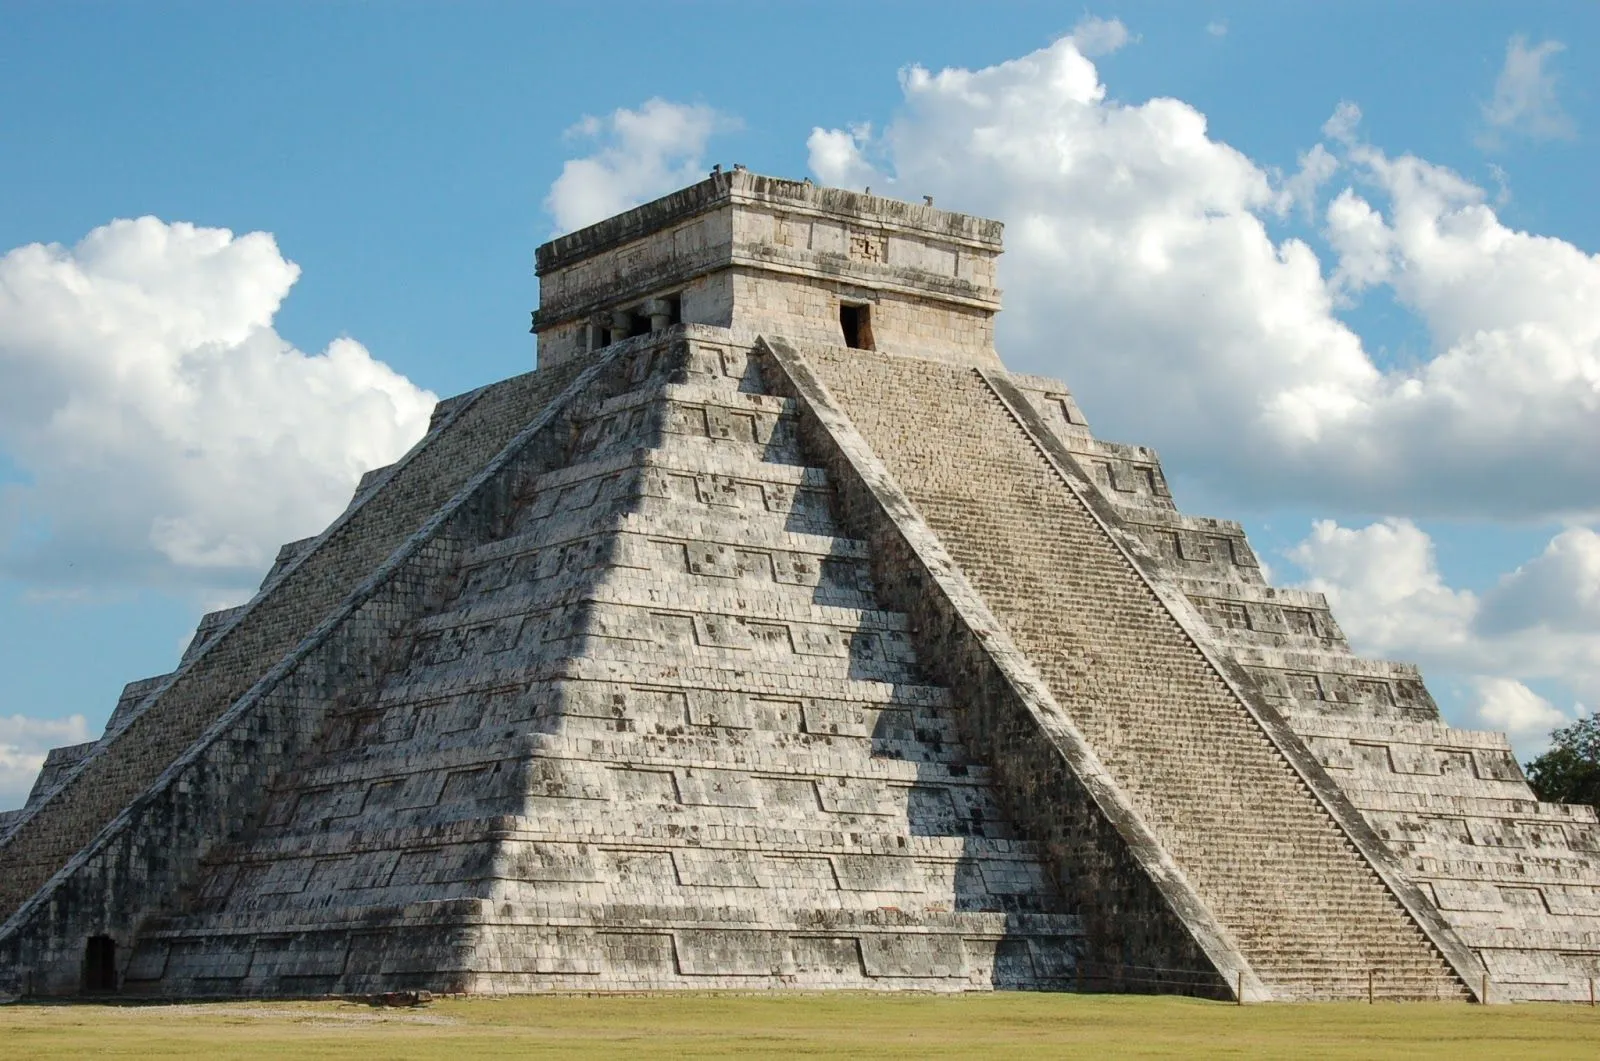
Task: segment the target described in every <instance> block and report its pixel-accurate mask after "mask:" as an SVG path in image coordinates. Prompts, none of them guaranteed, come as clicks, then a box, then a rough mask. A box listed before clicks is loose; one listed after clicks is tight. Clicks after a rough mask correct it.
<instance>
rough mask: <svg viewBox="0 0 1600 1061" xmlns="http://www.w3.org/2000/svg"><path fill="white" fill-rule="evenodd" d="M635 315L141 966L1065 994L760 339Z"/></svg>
mask: <svg viewBox="0 0 1600 1061" xmlns="http://www.w3.org/2000/svg"><path fill="white" fill-rule="evenodd" d="M698 332H699V333H700V335H699V337H698V338H696V339H695V340H694V341H692V342H691V341H688V340H685V339H682V338H679V339H676V340H673V341H669V342H661V341H655V342H653V343H648V344H646V343H641V342H640V341H638V340H635V341H634V342H633V343H631V344H629V345H630V346H631V347H633V348H635V349H634V350H633V351H632V352H630V353H628V354H626V355H625V356H621V357H618V358H616V366H615V368H614V369H613V370H612V372H611V375H612V377H614V378H613V379H611V380H610V382H609V383H602V384H600V385H596V386H595V387H593V388H591V391H590V392H589V393H586V394H584V395H583V396H582V397H581V398H580V399H579V402H578V404H577V406H576V407H575V409H574V410H573V414H572V417H571V426H570V430H569V431H568V432H567V439H566V441H565V449H566V455H565V457H564V459H559V460H555V461H552V462H551V463H552V464H555V465H557V466H555V467H552V468H550V469H549V470H546V471H543V472H542V473H541V474H540V475H538V477H537V478H536V479H534V480H532V482H531V483H529V484H526V485H525V486H524V487H523V488H522V489H521V491H520V496H518V497H517V498H516V499H515V501H514V503H512V504H510V505H508V506H506V509H505V511H504V512H503V513H502V514H500V515H499V516H498V517H497V518H495V519H492V520H486V521H485V523H484V525H483V526H481V527H480V528H479V530H480V531H481V534H480V535H479V536H478V537H477V539H476V540H470V541H460V542H458V543H457V554H458V560H457V563H456V564H455V567H454V570H453V571H452V572H451V573H450V574H449V575H448V576H447V577H445V578H443V579H440V580H439V584H438V585H437V586H435V587H433V588H432V593H433V595H434V596H435V598H436V600H435V602H434V603H433V605H432V606H431V607H430V608H429V609H428V611H427V614H424V615H422V616H420V617H419V618H417V619H415V620H413V621H412V622H410V623H409V624H407V625H406V626H405V627H404V628H403V629H402V630H401V631H400V632H399V633H398V634H397V635H396V636H395V637H394V638H393V640H392V642H391V644H390V646H389V648H388V651H387V660H388V662H387V666H386V668H385V670H386V673H384V674H383V676H382V678H381V680H380V681H378V682H375V683H374V684H373V686H372V687H370V688H368V689H364V690H354V691H352V693H350V694H348V695H346V696H345V697H344V698H343V699H342V701H341V702H340V703H339V705H338V706H337V707H336V708H335V709H334V710H333V711H332V712H331V714H330V715H329V717H328V718H327V720H326V721H325V723H324V724H323V726H322V729H321V731H320V732H319V734H318V736H317V737H316V739H315V741H314V742H313V743H312V744H311V746H310V747H309V749H308V750H307V751H306V752H305V753H304V754H302V755H301V756H300V757H299V759H298V761H297V762H295V764H294V765H293V767H292V768H291V769H289V770H287V771H285V772H284V773H283V774H281V775H280V776H279V778H278V779H277V781H276V783H275V784H274V786H273V789H272V791H271V793H270V795H269V797H268V798H267V799H266V801H265V803H264V810H263V812H262V818H261V821H260V824H259V826H258V827H257V828H256V829H255V831H254V833H253V835H251V836H250V837H249V839H248V840H246V841H243V842H237V843H234V844H232V845H229V846H226V847H224V848H221V849H217V850H214V851H212V852H211V854H210V856H209V858H208V868H207V869H206V870H205V871H204V872H203V873H202V875H201V880H200V883H199V887H198V893H197V898H196V899H195V901H194V903H193V904H192V907H191V909H189V910H187V911H185V912H184V913H182V914H180V915H177V916H171V917H168V918H165V919H162V920H160V921H158V922H156V923H154V924H151V925H149V926H148V927H147V928H146V929H145V930H144V931H143V932H142V933H141V934H140V939H139V943H138V946H137V949H136V951H135V953H134V955H133V958H132V961H131V962H130V964H129V967H128V971H127V983H126V987H127V989H128V990H133V991H149V992H152V993H156V992H159V993H168V994H172V993H176V994H186V995H205V994H230V995H237V994H282V993H306V994H316V993H324V992H360V991H369V990H378V989H385V990H388V989H393V988H396V987H419V988H431V989H434V990H451V989H466V990H472V991H491V992H493V991H526V990H534V989H540V988H549V987H562V988H589V987H594V988H665V987H754V986H771V985H793V986H799V987H823V986H829V987H841V986H842V987H896V988H907V987H909V988H920V989H935V990H949V989H971V988H974V987H992V986H999V987H1025V988H1042V987H1051V986H1056V987H1060V986H1064V985H1065V984H1066V983H1067V982H1068V980H1069V978H1070V976H1071V972H1072V968H1073V962H1074V957H1075V953H1076V949H1077V947H1078V945H1079V942H1080V941H1079V939H1078V936H1079V934H1080V926H1079V922H1078V918H1076V917H1075V916H1073V915H1071V914H1068V913H1066V912H1064V909H1063V902H1062V899H1061V898H1060V895H1059V894H1058V892H1057V889H1056V888H1055V886H1054V884H1053V883H1052V881H1051V879H1050V875H1049V873H1047V872H1046V870H1045V868H1044V866H1043V864H1042V863H1041V861H1040V859H1039V857H1038V855H1037V852H1036V851H1035V849H1034V848H1033V847H1032V845H1030V844H1028V843H1026V842H1023V841H1020V840H1018V839H1017V837H1016V836H1015V831H1014V830H1013V829H1012V827H1011V826H1010V824H1009V823H1008V822H1007V821H1006V819H1005V817H1004V815H1003V813H1002V811H1001V809H1000V807H999V805H998V803H997V801H996V798H995V795H994V793H993V792H992V791H991V787H990V784H989V773H988V770H987V769H986V767H985V766H983V765H982V764H980V763H978V762H974V761H973V760H972V758H971V757H970V755H969V753H968V749H967V747H966V745H965V744H964V743H963V741H962V739H961V736H960V726H959V717H958V716H959V713H960V712H961V711H962V705H961V704H960V703H958V702H956V701H955V700H954V699H953V698H952V696H951V695H950V692H949V691H948V690H947V689H945V688H942V687H940V686H938V685H935V684H931V683H930V681H929V679H928V678H927V676H926V674H925V672H924V669H923V668H922V667H919V665H918V660H917V659H916V656H915V653H914V652H913V650H912V649H911V647H910V640H909V637H908V631H907V620H906V618H905V616H904V615H902V614H898V613H895V612H892V611H885V610H883V609H882V608H881V607H880V606H879V603H878V595H877V593H876V590H875V587H874V585H873V583H872V577H871V574H870V571H869V563H868V559H869V558H868V557H867V555H866V546H865V544H864V543H863V542H860V541H856V540H852V539H850V538H847V537H843V536H842V535H841V533H840V530H839V527H838V525H837V523H836V520H835V514H834V508H835V499H834V494H833V488H832V485H831V484H830V482H829V479H828V476H827V474H826V473H825V472H824V471H823V470H822V469H820V468H818V467H815V466H811V465H809V464H808V463H807V460H806V456H805V454H804V452H803V451H802V447H801V445H800V443H799V440H798V439H797V437H796V433H795V429H794V428H795V409H794V403H793V402H792V401H791V400H788V399H783V398H778V397H774V396H772V395H770V394H764V393H762V387H761V382H760V374H759V372H758V371H757V369H756V367H755V365H754V364H753V362H752V361H751V360H750V359H749V358H748V357H747V351H746V350H745V349H744V348H741V347H739V346H736V345H734V344H732V343H731V341H728V340H727V339H726V337H725V336H726V333H723V334H724V339H723V341H721V342H715V341H708V339H707V336H708V335H713V334H715V333H714V332H712V330H710V329H699V330H698Z"/></svg>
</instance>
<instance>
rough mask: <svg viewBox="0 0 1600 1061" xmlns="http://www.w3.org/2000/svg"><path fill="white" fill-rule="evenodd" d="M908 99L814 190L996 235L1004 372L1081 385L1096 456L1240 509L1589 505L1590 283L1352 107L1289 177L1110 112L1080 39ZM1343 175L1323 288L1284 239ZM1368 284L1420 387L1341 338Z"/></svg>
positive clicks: (848, 136) (924, 86)
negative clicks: (1145, 448)
mask: <svg viewBox="0 0 1600 1061" xmlns="http://www.w3.org/2000/svg"><path fill="white" fill-rule="evenodd" d="M901 86H902V92H903V97H904V99H903V103H902V106H901V108H900V110H899V113H898V114H896V115H895V116H894V117H893V119H892V121H890V122H889V123H888V124H887V125H886V126H885V127H884V128H883V129H882V131H881V132H880V133H878V134H876V135H875V136H873V137H872V138H871V139H870V140H863V138H862V137H861V136H859V135H857V134H854V133H848V132H846V133H841V132H840V131H838V130H818V131H816V132H814V133H813V134H812V136H811V139H810V145H811V148H812V151H811V165H812V168H813V171H814V172H815V173H816V174H817V176H818V177H819V178H821V179H822V180H823V181H824V182H826V183H845V184H852V185H860V184H864V183H869V182H870V183H872V184H873V185H874V187H878V186H879V185H880V184H881V185H882V186H884V187H889V186H890V185H891V182H892V184H893V186H894V187H897V188H903V189H906V190H907V192H908V197H909V196H910V195H919V194H926V193H936V194H937V196H938V200H939V202H940V204H941V205H946V204H948V205H949V206H950V207H951V208H952V209H958V210H965V211H969V212H973V213H979V214H985V215H988V216H992V217H997V218H1000V219H1001V220H1003V221H1005V222H1007V226H1008V227H1007V233H1006V244H1007V253H1006V256H1005V258H1004V259H1002V269H1003V273H1002V284H1003V286H1004V288H1005V290H1006V304H1007V310H1006V312H1005V313H1003V314H1002V315H1001V318H1000V324H999V328H1000V331H999V336H1000V345H1001V354H1002V355H1003V356H1004V357H1005V358H1006V360H1007V362H1008V364H1010V365H1011V366H1012V367H1013V368H1018V369H1023V370H1027V371H1036V372H1042V373H1046V374H1050V375H1057V376H1061V377H1062V378H1064V379H1066V380H1067V381H1069V383H1070V384H1071V385H1072V386H1073V388H1074V390H1075V391H1077V392H1078V394H1079V397H1080V399H1081V400H1082V403H1083V405H1084V408H1085V411H1086V412H1087V413H1088V415H1089V418H1090V421H1091V422H1092V423H1093V424H1094V425H1095V426H1096V428H1097V431H1098V432H1099V433H1100V434H1102V435H1105V436H1107V437H1111V438H1120V439H1126V440H1130V441H1138V442H1142V443H1146V444H1153V445H1155V446H1157V447H1158V448H1160V449H1162V450H1163V451H1164V452H1165V453H1166V455H1167V458H1168V460H1169V463H1171V464H1172V465H1173V467H1174V469H1175V471H1176V472H1177V473H1178V474H1179V475H1180V476H1183V477H1188V478H1191V479H1199V480H1202V481H1204V483H1205V484H1206V486H1207V487H1208V489H1209V492H1210V493H1211V494H1213V495H1215V496H1218V497H1229V496H1231V497H1233V498H1235V499H1245V500H1249V501H1251V502H1264V501H1277V502H1283V501H1307V500H1314V501H1316V502H1318V503H1321V504H1325V505H1330V506H1333V505H1337V506H1339V507H1341V508H1343V509H1345V510H1348V511H1368V512H1374V513H1388V512H1396V511H1406V512H1411V513H1414V514H1424V513H1428V514H1454V515H1473V516H1489V517H1497V516H1507V515H1514V516H1516V517H1518V518H1528V517H1534V516H1548V517H1556V518H1563V517H1570V518H1584V517H1586V516H1587V515H1590V514H1592V513H1593V512H1594V511H1595V510H1596V509H1597V508H1600V461H1595V460H1593V459H1592V457H1591V453H1592V451H1593V448H1594V440H1595V439H1596V438H1600V312H1597V308H1600V258H1596V257H1595V256H1592V255H1588V254H1585V253H1584V252H1582V251H1581V250H1579V249H1578V248H1577V247H1575V246H1573V245H1572V244H1570V243H1567V242H1564V241H1562V240H1560V239H1556V238H1552V237H1545V236H1538V235H1533V234H1530V233H1525V232H1519V231H1516V230H1513V229H1511V228H1509V227H1508V226H1506V225H1504V224H1503V223H1502V222H1501V221H1500V220H1499V218H1498V217H1497V216H1496V214H1495V212H1494V210H1493V209H1492V208H1491V207H1490V206H1489V205H1488V204H1487V203H1486V201H1485V200H1486V196H1485V195H1484V194H1483V192H1482V190H1481V189H1479V188H1477V187H1476V186H1474V185H1473V184H1471V183H1470V182H1468V181H1466V180H1464V179H1463V178H1461V177H1459V176H1458V175H1456V174H1453V173H1451V172H1450V171H1448V170H1446V169H1444V168H1443V167H1439V166H1435V165H1432V164H1430V163H1428V162H1426V161H1424V160H1421V159H1417V158H1413V157H1410V156H1402V157H1399V158H1390V157H1388V156H1387V155H1385V154H1384V153H1383V152H1381V151H1379V150H1377V149H1376V148H1373V147H1371V146H1370V145H1367V144H1365V143H1363V142H1362V141H1361V140H1360V139H1359V137H1358V135H1357V130H1358V123H1359V118H1360V112H1359V110H1358V109H1357V108H1355V107H1354V106H1353V105H1344V106H1341V107H1340V109H1339V110H1338V111H1337V112H1336V113H1335V115H1334V118H1333V119H1332V120H1330V122H1329V123H1328V125H1327V126H1326V128H1325V133H1326V136H1327V138H1328V139H1327V142H1326V143H1323V144H1319V145H1317V147H1315V148H1313V149H1312V150H1310V151H1308V152H1306V153H1305V154H1304V155H1303V156H1302V159H1301V167H1300V170H1299V172H1297V173H1296V174H1294V175H1293V176H1290V177H1287V178H1283V177H1279V176H1278V175H1277V174H1276V173H1275V172H1274V171H1272V170H1269V169H1268V168H1266V167H1263V166H1261V165H1259V164H1257V163H1256V162H1254V161H1253V160H1252V159H1250V158H1248V157H1246V156H1245V155H1244V154H1242V153H1241V152H1239V151H1237V150H1235V149H1234V148H1232V147H1230V146H1229V145H1227V144H1225V143H1223V142H1221V141H1218V140H1216V139H1214V138H1212V137H1211V136H1210V135H1209V132H1208V130H1207V125H1206V118H1205V116H1204V115H1203V114H1201V113H1200V112H1199V111H1197V110H1196V109H1195V108H1194V107H1192V106H1190V105H1189V104H1187V103H1184V102H1182V101H1180V100H1175V99H1164V98H1158V99H1151V100H1147V101H1145V102H1143V103H1122V102H1117V101H1115V100H1113V99H1111V98H1109V97H1108V95H1107V90H1106V87H1105V85H1104V84H1103V83H1102V82H1101V81H1100V78H1099V74H1098V71H1097V70H1096V68H1095V65H1094V63H1093V62H1092V61H1091V60H1090V59H1089V58H1088V57H1087V56H1086V55H1085V54H1084V50H1083V48H1082V46H1081V44H1080V42H1079V41H1078V40H1077V39H1076V38H1074V37H1065V38H1062V39H1061V40H1058V41H1056V42H1055V43H1054V44H1052V45H1050V46H1049V47H1047V48H1043V49H1041V50H1039V51H1036V52H1033V53H1032V54H1029V55H1025V56H1022V57H1021V58H1017V59H1012V60H1009V61H1007V62H1003V63H1000V64H998V65H995V66H991V67H986V68H983V69H978V70H968V69H962V68H949V69H944V70H940V71H938V72H932V71H929V70H926V69H924V68H921V67H916V66H913V67H911V68H909V69H907V70H905V71H903V72H902V75H901ZM1341 170H1343V171H1346V172H1348V174H1349V177H1350V180H1351V182H1352V183H1351V185H1350V186H1349V188H1348V189H1347V190H1344V191H1341V192H1340V193H1339V194H1338V195H1337V196H1336V197H1335V198H1334V200H1333V202H1332V203H1331V204H1330V206H1329V208H1328V210H1327V215H1326V222H1327V226H1328V236H1329V239H1330V242H1331V244H1332V246H1333V247H1334V252H1335V253H1334V260H1333V261H1332V262H1331V263H1330V264H1329V265H1325V264H1324V262H1323V261H1322V260H1321V259H1320V258H1319V256H1318V254H1317V253H1316V251H1315V250H1314V249H1313V248H1312V247H1311V246H1310V245H1309V244H1308V243H1307V242H1305V241H1303V240H1300V239H1295V238H1285V239H1276V238H1274V236H1273V234H1272V232H1271V231H1270V230H1269V228H1268V223H1269V222H1273V221H1276V220H1277V219H1280V218H1282V217H1284V216H1285V215H1286V213H1287V211H1288V210H1289V208H1290V207H1291V206H1292V205H1295V204H1297V203H1298V204H1300V205H1301V206H1302V207H1303V206H1304V205H1305V204H1306V203H1308V202H1311V201H1313V200H1314V199H1315V198H1316V194H1317V193H1316V189H1317V188H1319V187H1320V186H1321V185H1323V184H1324V183H1326V182H1327V181H1328V180H1329V179H1330V178H1331V177H1332V175H1333V174H1334V173H1335V172H1337V171H1341ZM1377 285H1387V288H1388V291H1389V293H1390V294H1392V296H1393V297H1394V299H1395V300H1396V301H1398V302H1399V303H1400V304H1401V305H1402V306H1404V307H1406V308H1408V309H1410V310H1411V311H1413V312H1414V313H1415V314H1416V316H1417V318H1418V320H1419V321H1420V323H1421V324H1422V325H1423V326H1424V327H1425V328H1426V329H1427V331H1428V333H1429V337H1430V339H1431V343H1432V349H1431V350H1430V351H1429V354H1428V356H1427V357H1426V358H1425V359H1424V360H1423V361H1422V362H1421V363H1420V364H1416V365H1406V366H1399V367H1396V366H1393V365H1385V364H1380V362H1379V360H1378V359H1377V358H1375V357H1374V356H1373V355H1372V354H1371V353H1370V352H1369V350H1368V349H1367V348H1366V346H1365V344H1364V343H1363V340H1362V338H1361V337H1360V336H1359V335H1358V334H1356V332H1355V331H1353V330H1352V329H1351V328H1350V327H1349V326H1348V325H1347V324H1346V323H1345V322H1344V320H1343V319H1341V316H1340V311H1341V308H1342V307H1343V306H1344V305H1345V304H1346V303H1348V302H1349V301H1351V300H1354V299H1358V298H1360V297H1361V295H1362V293H1363V292H1364V291H1367V290H1369V289H1370V288H1373V287H1375V286H1377ZM1152 381H1159V385H1156V384H1154V383H1153V382H1152Z"/></svg>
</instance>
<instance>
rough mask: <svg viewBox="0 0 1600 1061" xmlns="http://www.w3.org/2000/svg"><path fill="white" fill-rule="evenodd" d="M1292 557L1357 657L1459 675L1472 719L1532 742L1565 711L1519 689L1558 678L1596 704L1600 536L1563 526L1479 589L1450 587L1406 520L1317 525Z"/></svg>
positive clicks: (1428, 544) (1424, 537) (1599, 690)
mask: <svg viewBox="0 0 1600 1061" xmlns="http://www.w3.org/2000/svg"><path fill="white" fill-rule="evenodd" d="M1289 558H1290V559H1292V560H1294V561H1295V562H1296V563H1297V564H1299V565H1300V567H1301V568H1303V569H1304V570H1305V572H1306V574H1307V576H1308V578H1307V580H1306V581H1305V582H1304V583H1303V585H1304V586H1305V587H1306V588H1308V589H1314V590H1318V591H1320V592H1322V593H1324V594H1326V595H1327V597H1328V603H1329V604H1330V605H1331V606H1332V608H1333V611H1334V614H1335V615H1336V616H1337V617H1338V619H1339V623H1340V625H1341V626H1342V627H1343V628H1344V631H1345V633H1346V634H1347V635H1348V636H1349V638H1350V642H1351V644H1352V646H1353V647H1355V649H1356V650H1357V651H1359V652H1362V653H1364V654H1369V655H1375V656H1383V657H1391V658H1395V657H1398V658H1402V659H1413V660H1416V661H1417V662H1420V663H1421V664H1422V665H1423V667H1424V669H1425V670H1427V671H1428V672H1430V673H1431V674H1433V675H1434V676H1435V677H1438V676H1439V675H1442V674H1449V675H1461V676H1465V677H1466V678H1467V679H1468V681H1469V682H1470V684H1471V685H1472V686H1473V688H1474V690H1475V691H1476V694H1477V703H1476V706H1475V708H1474V711H1475V714H1476V718H1475V721H1476V722H1477V723H1478V724H1482V725H1485V726H1488V727H1490V728H1493V729H1501V730H1505V731H1507V732H1509V733H1510V734H1511V735H1512V736H1513V737H1514V738H1517V739H1519V740H1520V741H1522V742H1523V743H1524V744H1527V745H1531V746H1537V745H1538V744H1539V743H1540V742H1541V740H1542V738H1544V737H1545V736H1546V735H1547V734H1548V732H1549V731H1550V729H1551V728H1553V727H1555V726H1558V725H1562V724H1564V723H1565V722H1570V721H1572V717H1573V716H1572V715H1569V714H1568V713H1566V712H1563V711H1562V710H1560V709H1558V708H1557V707H1555V706H1554V705H1553V704H1551V703H1550V702H1549V701H1548V700H1546V699H1545V698H1543V697H1541V696H1539V695H1538V694H1537V693H1535V692H1533V690H1531V689H1529V688H1528V687H1527V686H1526V684H1525V682H1527V681H1535V680H1537V681H1549V682H1554V683H1556V684H1558V685H1559V686H1560V687H1561V688H1563V689H1565V690H1568V691H1570V693H1571V694H1572V697H1573V701H1574V703H1575V704H1577V703H1585V702H1587V703H1594V702H1596V700H1597V698H1600V533H1596V532H1595V531H1594V530H1593V529H1591V528H1589V527H1581V526H1576V527H1568V528H1566V529H1564V530H1562V531H1560V532H1559V533H1558V534H1556V535H1555V536H1554V537H1553V538H1551V540H1550V542H1549V543H1548V544H1547V545H1546V547H1545V548H1544V550H1543V551H1542V552H1541V553H1540V554H1539V555H1538V556H1536V557H1534V558H1532V559H1531V560H1529V561H1527V562H1526V563H1524V564H1522V565H1520V566H1519V567H1517V568H1515V569H1514V570H1512V571H1509V572H1507V573H1505V574H1504V575H1502V576H1500V578H1499V579H1497V580H1496V582H1495V583H1494V585H1492V586H1491V587H1490V588H1489V589H1488V590H1486V591H1485V592H1483V593H1482V594H1477V593H1473V592H1471V591H1470V590H1464V589H1454V588H1452V587H1451V586H1449V585H1448V584H1447V583H1446V582H1445V580H1444V578H1443V577H1442V576H1441V574H1440V572H1439V569H1438V566H1437V563H1436V558H1435V554H1434V547H1433V541H1432V539H1431V538H1429V536H1428V534H1427V533H1426V532H1425V531H1423V530H1422V529H1421V528H1420V527H1418V526H1416V525H1415V524H1414V523H1412V522H1411V521H1409V520H1405V519H1386V520H1383V521H1380V522H1377V523H1373V524H1370V525H1368V526H1366V527H1359V528H1352V527H1341V526H1339V525H1338V524H1336V523H1334V522H1333V521H1331V520H1323V521H1319V522H1318V523H1316V524H1315V525H1314V526H1313V528H1312V532H1311V534H1310V535H1309V536H1307V538H1306V539H1305V540H1304V541H1302V542H1301V543H1300V544H1299V545H1297V546H1296V547H1295V548H1293V549H1291V550H1290V551H1289Z"/></svg>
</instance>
